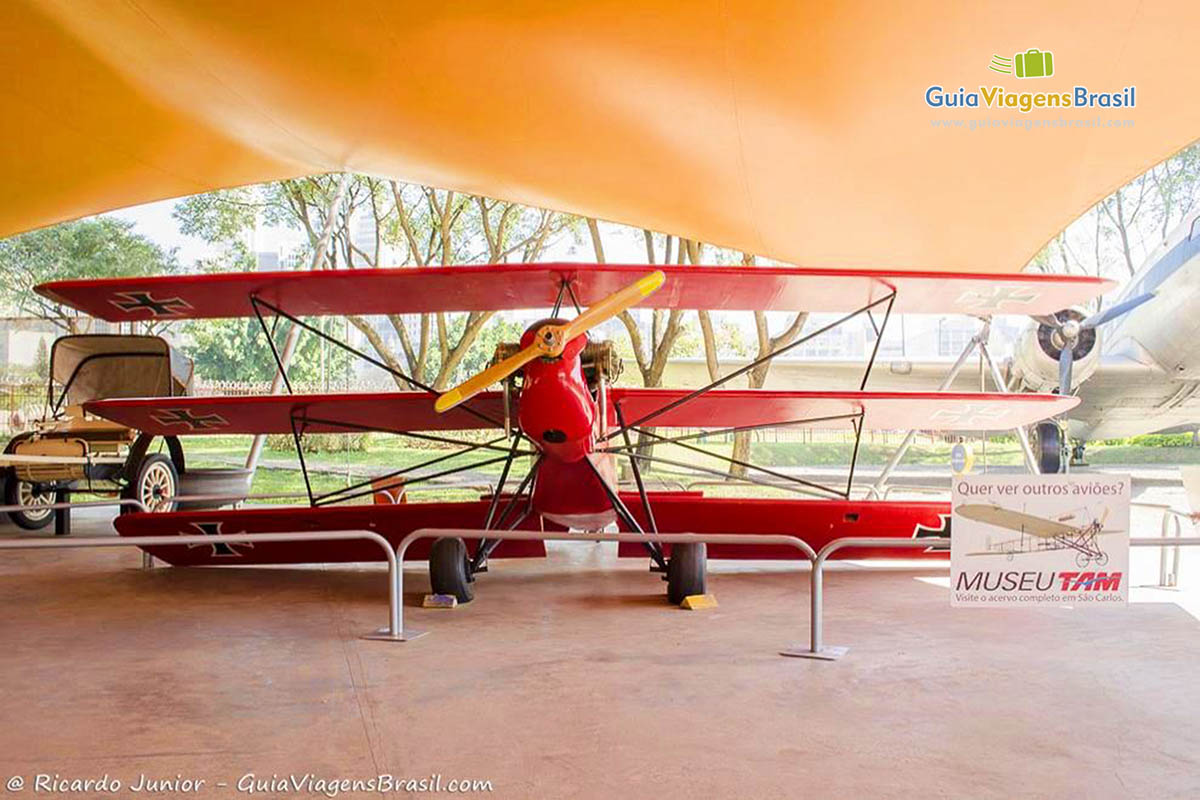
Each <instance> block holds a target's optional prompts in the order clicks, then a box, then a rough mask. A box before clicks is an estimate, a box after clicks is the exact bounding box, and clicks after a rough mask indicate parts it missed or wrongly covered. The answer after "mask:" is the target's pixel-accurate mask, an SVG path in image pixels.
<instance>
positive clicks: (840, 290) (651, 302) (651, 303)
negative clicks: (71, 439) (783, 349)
mask: <svg viewBox="0 0 1200 800" xmlns="http://www.w3.org/2000/svg"><path fill="white" fill-rule="evenodd" d="M654 269H661V270H663V271H664V272H666V273H667V281H666V284H665V285H664V286H663V288H662V289H660V290H659V291H658V292H656V293H655V294H653V295H651V296H650V297H648V298H646V299H645V300H644V301H643V302H642V303H641V307H645V308H708V309H729V310H746V309H754V310H763V311H772V310H776V311H813V312H823V311H853V310H854V309H856V308H859V307H862V306H865V305H867V304H869V303H871V302H873V301H877V300H881V299H883V298H885V297H886V296H887V295H888V293H889V292H891V291H892V290H893V289H895V290H896V291H897V295H896V300H895V307H894V308H893V310H894V311H896V312H899V313H917V314H920V313H963V314H1050V313H1053V312H1055V311H1059V310H1061V309H1063V308H1067V307H1068V306H1072V305H1079V304H1081V303H1084V302H1086V301H1087V300H1090V299H1092V298H1093V297H1096V296H1098V295H1100V294H1103V293H1104V292H1106V291H1108V290H1109V289H1111V288H1113V286H1114V285H1115V284H1113V282H1112V281H1107V280H1102V279H1099V278H1090V277H1084V276H1066V275H1029V274H1015V275H1014V274H983V273H953V272H926V273H922V272H895V271H884V270H821V269H802V268H796V267H728V266H710V267H705V266H669V265H668V266H647V265H640V264H628V265H620V264H603V265H591V264H566V263H550V264H532V265H520V264H500V265H492V266H469V267H423V268H406V269H349V270H326V271H316V272H307V271H305V272H231V273H220V274H214V275H175V276H163V277H151V278H110V279H101V280H70V281H56V282H53V283H46V284H42V285H41V286H38V287H37V291H38V292H39V293H40V294H42V295H43V296H45V297H47V298H49V299H51V300H53V301H55V302H58V303H63V304H66V305H68V306H71V307H73V308H76V309H79V310H80V311H83V312H85V313H87V314H90V315H92V316H95V317H99V318H101V319H106V320H110V321H113V322H117V321H122V322H123V321H128V320H146V319H200V318H216V317H246V316H251V315H252V314H253V313H254V310H253V308H252V306H251V303H250V299H251V298H252V297H257V298H259V299H260V300H262V301H265V302H267V303H270V304H272V305H275V306H277V307H279V308H281V309H283V310H284V311H286V312H287V313H289V314H293V315H295V316H315V315H322V314H337V315H344V314H409V313H428V312H432V311H502V310H506V309H525V308H530V309H532V308H549V307H551V306H553V305H554V303H555V301H556V300H557V299H558V297H559V288H560V286H561V285H562V282H563V281H564V280H565V281H568V282H569V283H570V286H571V288H572V291H573V292H574V295H575V299H576V301H578V303H579V304H580V305H581V306H584V307H587V306H589V305H592V304H593V303H595V302H597V301H598V300H601V299H603V298H605V297H607V296H608V295H610V294H612V293H613V292H616V291H618V290H619V289H621V288H623V287H625V286H627V285H628V284H629V283H631V282H632V281H634V280H636V279H637V278H639V277H641V276H642V275H644V274H646V273H647V272H648V271H650V270H654ZM563 301H564V303H567V304H568V307H569V305H570V302H571V300H570V297H569V296H564V297H563ZM878 310H879V311H882V310H883V307H882V305H881V306H879V307H878Z"/></svg>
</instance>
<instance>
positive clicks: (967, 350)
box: [871, 317, 992, 496]
mask: <svg viewBox="0 0 1200 800" xmlns="http://www.w3.org/2000/svg"><path fill="white" fill-rule="evenodd" d="M982 319H983V327H982V328H980V330H979V333H977V334H975V335H974V336H972V337H971V341H969V342H967V346H966V347H964V348H963V351H962V352H961V353H959V356H958V360H957V361H955V362H954V366H952V367H950V371H949V372H947V373H946V377H945V379H944V380H943V381H942V383H941V385H940V386H938V388H937V390H938V391H939V392H944V391H946V390H947V389H949V388H950V386H951V384H953V383H954V379H955V378H957V377H958V373H959V372H961V371H962V368H963V367H964V366H965V365H966V363H967V359H968V358H970V357H971V354H972V353H974V352H975V348H976V347H980V346H981V345H982V343H983V342H985V341H987V338H988V336H990V335H991V330H992V320H991V318H990V317H983V318H982ZM916 435H917V432H916V431H915V430H910V431H909V432H908V433H907V434H905V436H904V441H902V442H900V446H899V447H897V448H896V452H894V453H892V457H891V458H889V459H888V462H887V464H886V465H884V467H883V471H882V472H880V473H879V477H878V478H876V480H875V484H874V485H873V486H872V487H871V490H872V491H873V492H874V493H875V494H876V496H879V495H880V494H881V493H882V492H883V489H884V487H885V486H886V485H887V480H888V478H890V477H891V476H892V470H894V469H895V468H896V465H898V464H899V463H900V460H901V459H902V458H904V454H905V453H907V452H908V448H909V446H910V445H912V441H913V439H914V438H915V437H916Z"/></svg>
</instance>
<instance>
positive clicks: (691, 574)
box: [667, 542, 708, 606]
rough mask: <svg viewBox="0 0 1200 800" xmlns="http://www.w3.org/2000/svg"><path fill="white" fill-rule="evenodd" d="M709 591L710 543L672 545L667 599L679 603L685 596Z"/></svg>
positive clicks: (672, 602) (668, 562)
mask: <svg viewBox="0 0 1200 800" xmlns="http://www.w3.org/2000/svg"><path fill="white" fill-rule="evenodd" d="M707 591H708V545H706V544H704V543H703V542H697V543H695V544H692V543H690V542H689V543H685V544H676V545H672V546H671V558H670V559H669V560H668V561H667V600H668V601H670V603H671V604H672V605H676V606H677V605H679V604H680V603H682V602H683V598H685V597H687V596H688V595H693V594H704V593H705V592H707Z"/></svg>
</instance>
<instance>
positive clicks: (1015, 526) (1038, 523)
mask: <svg viewBox="0 0 1200 800" xmlns="http://www.w3.org/2000/svg"><path fill="white" fill-rule="evenodd" d="M954 513H955V514H958V515H959V516H960V517H966V518H967V519H970V520H974V521H976V522H984V523H987V524H988V525H995V526H996V527H998V528H1007V529H1008V530H1010V531H1017V532H1019V533H1027V534H1029V535H1030V536H1040V537H1041V538H1043V539H1052V538H1054V537H1055V536H1069V535H1071V534H1074V533H1075V532H1076V531H1077V530H1078V529H1077V528H1075V527H1072V526H1071V525H1064V524H1062V523H1061V522H1055V521H1054V520H1051V519H1044V518H1042V517H1035V516H1033V515H1032V514H1022V513H1021V512H1020V511H1012V510H1010V509H1007V508H1001V507H1000V506H997V505H993V504H990V503H987V504H985V503H972V504H969V505H963V506H959V507H958V508H956V509H954Z"/></svg>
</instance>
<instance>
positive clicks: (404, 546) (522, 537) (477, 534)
mask: <svg viewBox="0 0 1200 800" xmlns="http://www.w3.org/2000/svg"><path fill="white" fill-rule="evenodd" d="M443 536H449V537H461V538H464V539H482V538H485V537H486V538H488V539H503V540H517V541H538V540H541V541H570V542H580V541H582V542H634V543H638V542H658V543H659V544H699V543H704V544H777V545H785V546H788V547H794V548H796V549H797V550H799V551H800V552H801V553H803V554H804V556H805V558H808V559H809V560H812V559H814V558H816V555H817V554H816V552H815V551H814V550H813V549H812V547H810V546H809V545H808V542H805V541H804V540H803V539H800V538H798V537H795V536H786V535H783V534H740V533H657V534H654V533H647V534H641V533H566V532H562V533H556V532H547V531H488V530H478V529H468V528H444V529H443V528H421V529H419V530H415V531H413V532H412V533H410V534H408V535H407V536H405V537H404V538H403V539H401V540H400V544H398V545H396V556H397V558H398V559H399V560H400V562H401V563H403V561H404V555H405V553H407V552H408V547H409V545H411V544H412V543H413V542H415V541H417V540H418V539H440V538H442V537H443ZM403 580H404V571H403V570H401V571H400V588H401V589H403ZM398 629H400V630H403V619H401V620H400V621H399V624H398ZM403 632H404V637H403V638H405V639H409V638H413V639H415V638H417V637H418V636H424V635H425V632H424V631H408V630H404V631H403Z"/></svg>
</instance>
